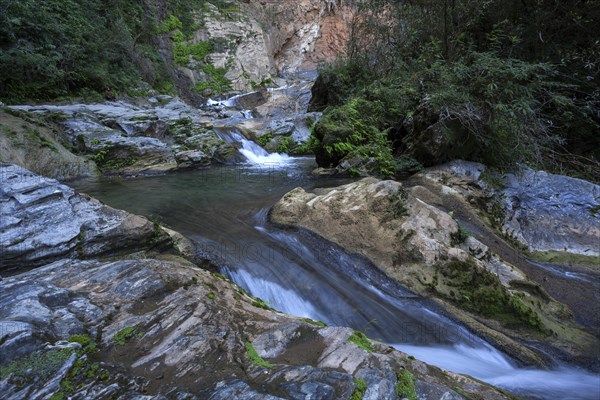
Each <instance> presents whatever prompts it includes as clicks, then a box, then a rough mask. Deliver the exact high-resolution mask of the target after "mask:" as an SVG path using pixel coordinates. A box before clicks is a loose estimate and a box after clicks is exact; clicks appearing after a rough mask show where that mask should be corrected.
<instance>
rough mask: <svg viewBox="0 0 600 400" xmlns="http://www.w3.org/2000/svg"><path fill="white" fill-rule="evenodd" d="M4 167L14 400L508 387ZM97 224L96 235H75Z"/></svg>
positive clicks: (5, 283)
mask: <svg viewBox="0 0 600 400" xmlns="http://www.w3.org/2000/svg"><path fill="white" fill-rule="evenodd" d="M0 172H1V173H0V177H1V180H2V182H1V183H2V199H1V201H2V202H1V206H2V208H1V215H2V221H3V226H2V231H1V236H0V246H2V247H1V248H2V254H5V255H10V258H9V259H10V260H11V261H10V263H9V264H8V265H3V267H2V272H1V273H2V274H3V275H4V278H3V279H2V281H0V288H1V290H0V293H1V294H2V295H1V296H0V304H1V307H0V310H1V311H0V321H1V322H0V327H1V329H0V335H1V336H0V354H1V355H2V357H1V360H2V366H1V367H0V389H1V390H2V393H3V396H4V397H5V398H10V399H25V398H40V399H41V398H66V397H70V398H76V399H84V398H114V397H118V398H142V397H140V396H144V397H143V398H164V397H163V396H166V397H167V398H211V399H229V398H232V397H235V398H246V399H251V398H252V399H254V398H297V399H305V398H314V397H317V398H331V399H333V398H349V397H350V396H351V395H352V394H353V393H355V392H357V391H359V392H361V393H363V395H364V397H363V398H365V399H383V398H389V399H393V398H397V395H400V396H404V395H403V393H405V392H403V391H404V390H413V388H414V390H415V391H416V393H417V394H418V395H419V397H420V398H427V399H441V398H444V399H448V398H456V399H459V398H463V395H466V396H476V397H478V398H497V399H501V398H507V397H509V396H507V395H506V394H503V393H501V392H499V391H497V390H495V389H493V388H491V387H489V386H487V385H484V384H481V383H479V382H477V381H475V380H473V379H471V378H468V377H466V376H461V375H457V374H453V373H450V372H447V371H443V370H440V369H439V368H436V367H432V366H429V365H427V364H425V363H422V362H420V361H418V360H415V359H414V358H412V357H408V356H407V355H406V354H404V353H401V352H399V351H397V350H394V349H392V348H391V347H389V346H387V345H384V344H381V343H378V342H374V341H370V340H368V339H366V338H365V337H364V336H362V335H361V334H359V333H357V332H354V331H352V330H351V329H348V328H341V327H325V326H322V325H323V324H320V323H318V322H317V321H312V320H307V319H302V318H297V317H291V316H288V315H285V314H282V313H280V312H276V311H273V310H271V309H270V308H269V307H268V305H266V304H265V303H264V302H262V301H261V300H259V299H256V298H252V297H251V296H249V295H248V294H247V293H246V292H245V291H243V290H242V289H240V288H239V287H237V286H236V285H235V284H233V283H231V282H230V281H228V280H227V279H224V278H223V277H222V276H220V275H218V274H215V273H211V272H209V271H207V270H206V269H204V268H200V267H199V266H198V263H199V262H201V260H200V259H199V258H198V256H197V255H196V252H195V250H194V245H193V244H192V243H191V242H190V241H188V240H187V239H185V238H184V237H182V236H181V235H178V234H176V233H174V232H172V231H168V230H164V229H162V228H161V227H160V226H158V225H156V224H153V223H151V222H150V221H148V220H147V219H145V218H143V217H138V216H133V215H130V214H127V213H124V212H121V211H117V210H114V209H111V208H109V207H107V206H104V205H102V204H100V203H99V202H97V201H96V200H94V199H91V198H89V197H85V196H81V195H77V194H74V193H73V192H72V190H71V189H69V188H68V187H66V186H64V185H61V184H60V183H58V182H57V181H55V180H52V179H48V178H44V177H41V176H38V175H35V174H33V173H31V172H29V171H27V170H25V169H23V168H21V167H17V166H14V165H8V164H2V165H1V167H0ZM41 210H45V211H44V212H41ZM19 216H21V218H20V219H19ZM25 216H26V217H25ZM42 223H43V224H45V226H49V227H50V226H52V227H54V230H55V232H56V233H61V235H60V236H58V239H60V240H58V239H57V240H58V241H59V242H60V243H56V249H57V251H52V252H49V250H48V243H47V241H46V242H45V240H44V236H43V235H41V234H40V233H38V232H37V231H36V230H33V229H26V228H25V227H26V226H36V224H37V226H40V224H42ZM25 224H26V225H25ZM93 226H96V227H98V230H97V231H98V234H97V235H96V236H93V237H92V236H89V235H88V236H87V238H86V235H79V232H80V231H81V230H82V229H83V230H85V228H86V227H93ZM63 232H65V234H64V235H63V234H62V233H63ZM68 232H73V234H72V235H71V233H68ZM67 233H68V234H67ZM117 238H120V240H119V239H117ZM61 243H62V244H61ZM71 245H72V246H71ZM3 259H4V258H3ZM204 263H206V262H204ZM29 268H33V269H31V270H29V271H26V272H21V269H29ZM9 269H10V271H11V276H7V272H8V271H9ZM413 382H414V383H413Z"/></svg>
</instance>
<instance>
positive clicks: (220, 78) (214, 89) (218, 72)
mask: <svg viewBox="0 0 600 400" xmlns="http://www.w3.org/2000/svg"><path fill="white" fill-rule="evenodd" d="M202 71H204V73H205V74H206V75H207V80H206V81H203V82H198V83H197V84H196V86H195V87H194V90H195V91H197V92H201V91H203V90H210V92H211V94H213V95H218V94H222V93H225V92H228V91H231V90H232V89H233V86H232V84H231V81H230V80H229V79H228V78H227V77H226V76H225V74H227V71H228V69H227V67H219V68H218V67H215V66H214V65H212V64H206V65H205V66H204V67H202Z"/></svg>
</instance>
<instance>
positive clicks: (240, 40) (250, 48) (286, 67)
mask: <svg viewBox="0 0 600 400" xmlns="http://www.w3.org/2000/svg"><path fill="white" fill-rule="evenodd" d="M353 3H354V2H352V1H350V2H346V1H337V0H332V1H330V0H302V1H293V2H292V1H277V0H248V1H235V2H231V3H229V4H230V5H231V6H230V7H224V8H223V7H217V6H215V5H213V4H211V3H208V5H207V7H206V9H205V10H204V11H203V16H202V21H203V25H204V27H203V28H202V29H199V30H198V31H197V32H196V33H195V35H194V41H200V40H202V41H210V42H212V43H217V45H216V46H213V50H212V52H211V53H210V55H209V59H210V60H211V62H212V64H213V65H214V66H215V67H217V68H226V69H227V73H226V77H227V78H228V79H229V80H230V81H231V83H232V86H233V88H234V89H235V90H239V91H249V90H253V89H255V88H256V87H257V86H261V85H262V84H268V83H269V82H270V81H271V79H272V78H273V77H276V76H287V75H289V74H293V73H297V72H298V71H304V70H314V69H315V68H316V67H317V65H318V64H319V63H322V62H326V61H333V60H334V59H335V58H336V57H338V56H340V55H343V54H344V53H345V51H346V43H347V39H348V37H349V35H350V22H351V20H352V16H353V8H352V5H353ZM197 67H198V68H197ZM179 69H180V71H181V72H182V74H183V75H184V76H185V77H187V78H188V79H189V80H190V81H191V84H192V86H193V85H195V84H196V83H197V82H199V81H202V80H205V79H206V78H207V77H206V76H205V73H204V72H203V70H202V68H201V67H200V66H199V65H198V66H196V65H195V64H193V63H192V64H190V65H188V66H186V67H179Z"/></svg>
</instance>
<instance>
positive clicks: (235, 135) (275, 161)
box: [214, 127, 292, 167]
mask: <svg viewBox="0 0 600 400" xmlns="http://www.w3.org/2000/svg"><path fill="white" fill-rule="evenodd" d="M214 131H215V133H216V134H217V135H218V136H219V137H220V138H221V139H223V140H224V141H225V142H227V143H234V142H237V143H240V144H241V146H242V147H241V148H240V149H239V151H240V153H241V154H242V155H243V156H244V157H246V159H247V160H248V162H250V163H252V164H257V165H266V166H273V167H277V166H278V165H279V166H283V165H285V164H288V163H289V162H290V161H291V160H292V158H291V157H290V156H288V155H287V154H285V153H269V152H267V151H266V150H265V149H263V148H262V147H260V146H259V145H258V144H256V143H254V142H253V141H252V140H248V139H246V138H245V137H244V135H242V134H241V132H240V131H239V130H237V129H236V128H232V127H223V128H215V129H214Z"/></svg>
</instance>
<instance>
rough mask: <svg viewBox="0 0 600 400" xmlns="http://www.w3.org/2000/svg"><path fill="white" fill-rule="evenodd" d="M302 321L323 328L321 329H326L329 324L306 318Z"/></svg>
mask: <svg viewBox="0 0 600 400" xmlns="http://www.w3.org/2000/svg"><path fill="white" fill-rule="evenodd" d="M302 321H304V322H306V323H308V324H311V325H315V326H321V327H326V326H327V324H326V323H325V322H323V321H315V320H314V319H311V318H304V319H302Z"/></svg>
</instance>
